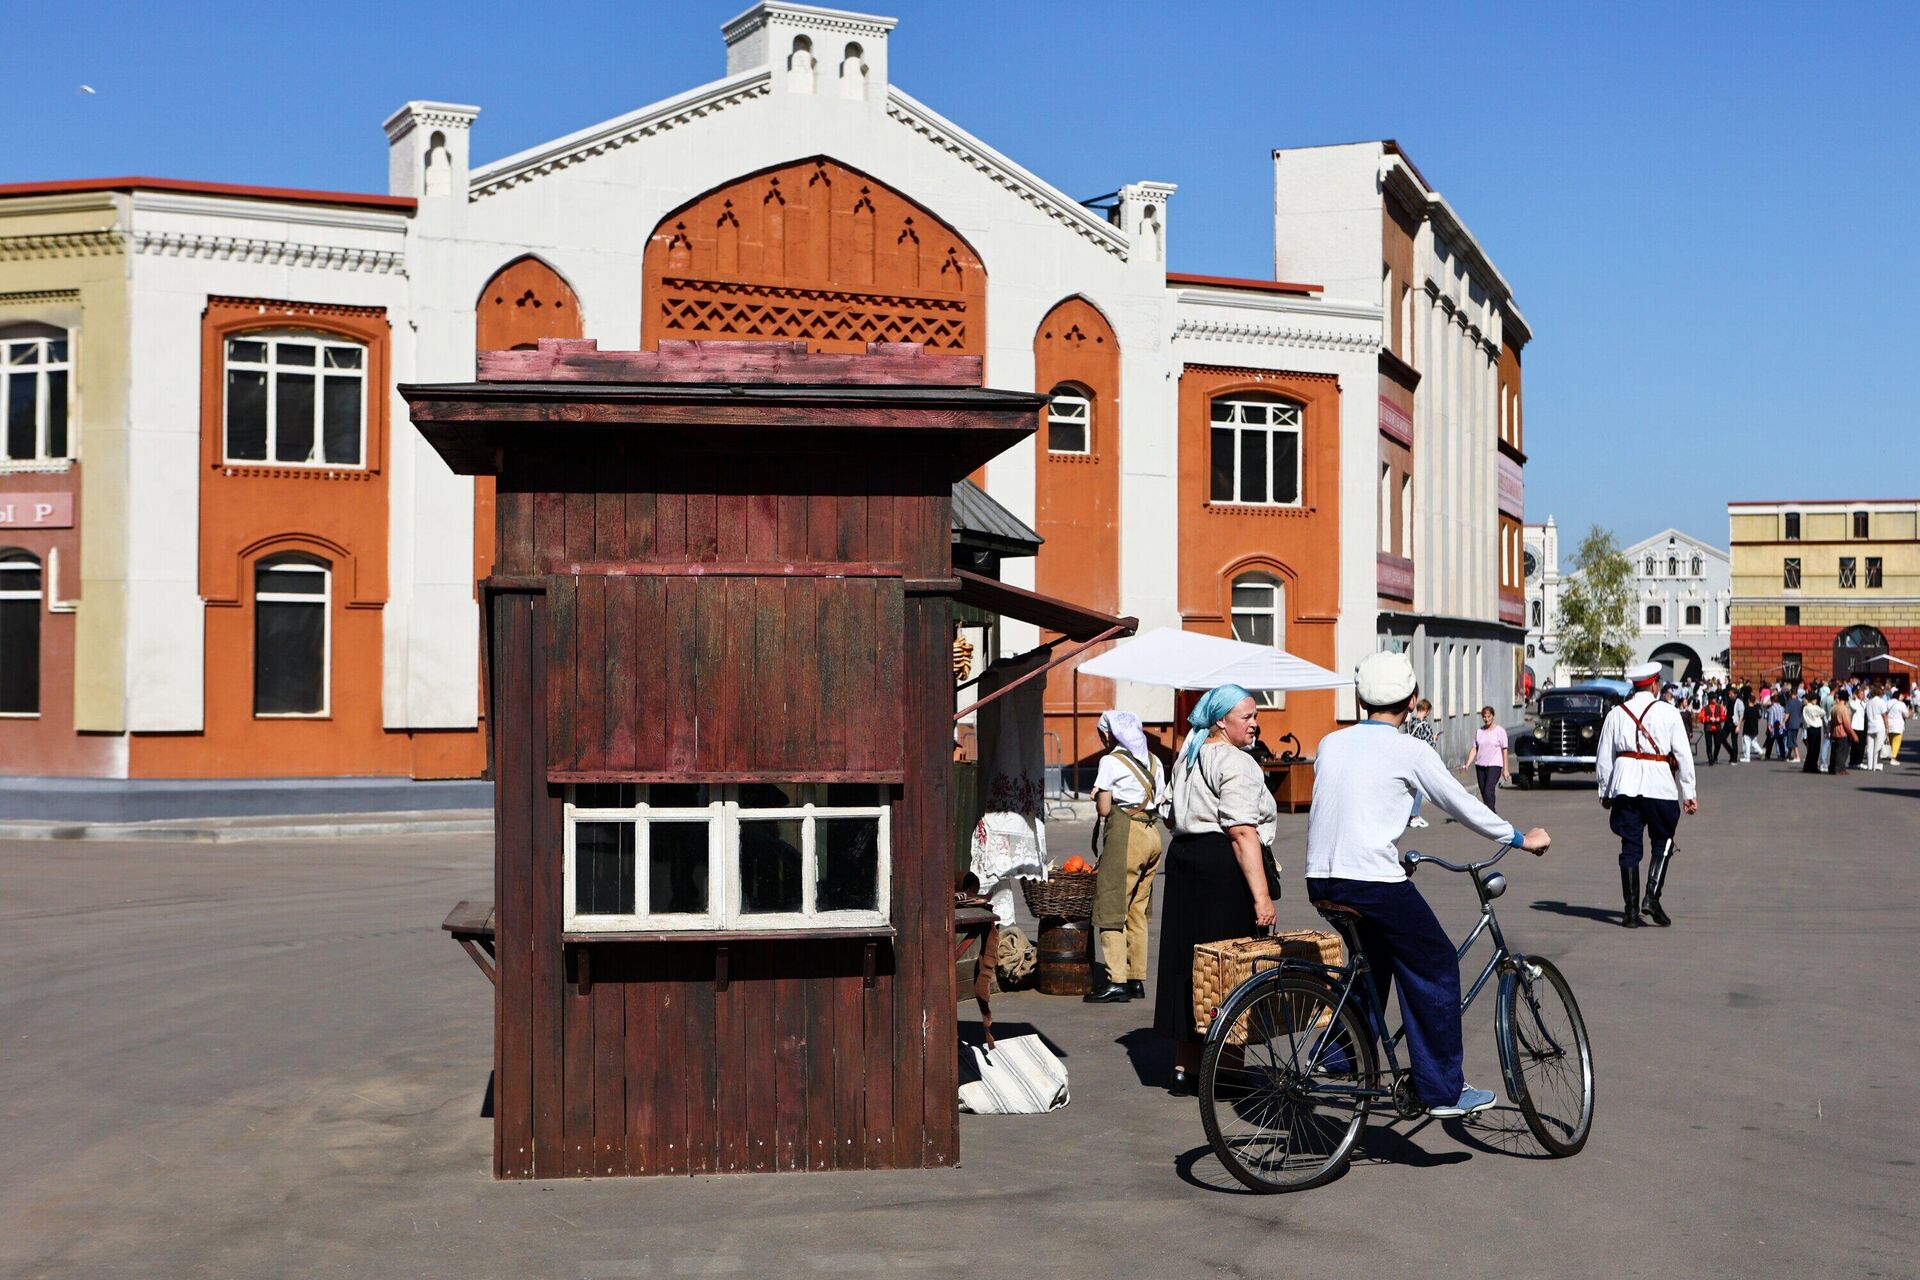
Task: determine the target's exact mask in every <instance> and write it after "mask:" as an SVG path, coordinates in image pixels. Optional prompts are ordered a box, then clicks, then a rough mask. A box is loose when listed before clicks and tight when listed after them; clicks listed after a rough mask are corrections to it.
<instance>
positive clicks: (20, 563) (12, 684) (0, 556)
mask: <svg viewBox="0 0 1920 1280" xmlns="http://www.w3.org/2000/svg"><path fill="white" fill-rule="evenodd" d="M40 596H41V577H40V561H39V558H38V557H36V556H34V555H33V554H32V553H31V552H27V551H20V550H13V549H10V550H6V551H0V716H37V715H39V714H40Z"/></svg>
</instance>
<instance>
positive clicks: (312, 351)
mask: <svg viewBox="0 0 1920 1280" xmlns="http://www.w3.org/2000/svg"><path fill="white" fill-rule="evenodd" d="M226 375H227V377H226V387H227V402H226V419H225V420H226V431H225V436H226V460H227V461H228V462H229V463H237V464H240V465H246V464H249V463H261V464H265V465H268V466H276V467H360V466H363V465H365V459H366V438H367V349H366V347H364V346H362V345H361V344H360V343H358V342H354V341H352V340H351V339H348V338H337V337H333V336H331V335H328V334H317V333H244V334H236V335H235V336H233V337H230V338H228V339H227V366H226Z"/></svg>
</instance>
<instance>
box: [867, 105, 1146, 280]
mask: <svg viewBox="0 0 1920 1280" xmlns="http://www.w3.org/2000/svg"><path fill="white" fill-rule="evenodd" d="M887 115H888V116H889V117H890V118H892V119H894V120H897V121H899V122H900V123H901V124H903V125H906V126H907V127H908V128H909V129H912V130H913V131H914V132H915V133H917V134H919V135H920V136H921V137H923V138H925V139H926V140H927V141H928V142H931V143H933V144H934V145H935V146H937V147H939V148H940V149H941V150H942V151H945V152H947V153H948V154H950V155H952V156H954V157H955V158H956V159H958V160H960V161H961V162H962V163H964V164H966V165H968V166H970V167H971V168H973V169H974V170H975V171H977V172H979V173H982V174H984V175H986V177H987V178H989V179H991V180H992V181H993V182H994V184H995V185H997V186H1000V187H1003V188H1005V189H1006V190H1008V191H1010V192H1012V193H1013V194H1014V195H1016V196H1019V197H1020V198H1021V199H1022V200H1025V201H1026V202H1027V203H1028V204H1030V205H1032V206H1033V207H1034V208H1036V209H1038V210H1039V211H1040V212H1042V213H1044V214H1046V215H1047V216H1048V217H1049V218H1052V219H1053V220H1054V221H1055V222H1058V223H1059V224H1060V225H1062V226H1064V227H1066V228H1068V229H1069V230H1071V231H1073V232H1075V233H1076V234H1078V235H1079V236H1081V237H1082V238H1084V239H1086V240H1087V241H1089V242H1091V243H1093V244H1095V245H1098V246H1099V247H1100V248H1102V249H1105V250H1106V251H1107V252H1108V253H1111V254H1112V255H1113V256H1114V257H1116V258H1118V259H1120V260H1121V261H1122V262H1125V261H1126V260H1127V255H1128V249H1129V242H1128V240H1127V236H1126V233H1125V232H1123V231H1121V230H1120V229H1119V228H1118V227H1116V226H1114V225H1113V224H1112V223H1110V222H1108V221H1106V220H1105V219H1103V218H1101V217H1100V216H1099V215H1098V214H1096V213H1094V212H1093V211H1092V210H1091V209H1089V208H1087V207H1086V206H1085V205H1083V204H1080V203H1078V202H1077V201H1075V200H1073V199H1072V198H1070V197H1069V196H1068V195H1067V194H1066V193H1065V192H1063V191H1061V190H1060V189H1059V188H1058V187H1055V186H1053V185H1052V184H1051V183H1048V182H1047V181H1045V180H1044V179H1042V178H1040V177H1039V176H1038V175H1036V174H1034V173H1033V172H1032V171H1030V170H1028V169H1025V168H1023V167H1021V166H1020V165H1018V164H1016V163H1014V162H1013V161H1012V160H1010V159H1008V158H1007V157H1006V156H1004V155H1002V154H1001V153H1000V152H998V151H996V150H994V149H993V148H992V147H990V146H988V145H987V144H986V143H984V142H982V141H980V139H978V138H976V137H974V136H973V135H972V134H970V133H968V132H967V131H966V130H965V129H962V128H961V127H960V126H959V125H957V124H955V123H953V121H951V120H949V119H947V118H946V117H945V116H943V115H941V114H940V113H939V112H937V111H935V110H934V109H933V108H932V107H929V106H927V105H926V104H925V103H923V102H920V101H919V100H917V99H915V98H913V97H911V96H909V95H908V94H906V93H904V92H902V91H901V90H899V89H896V88H894V87H892V86H888V88H887Z"/></svg>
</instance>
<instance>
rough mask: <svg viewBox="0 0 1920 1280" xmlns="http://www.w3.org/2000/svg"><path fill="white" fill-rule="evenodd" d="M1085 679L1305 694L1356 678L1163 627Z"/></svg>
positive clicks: (1086, 670)
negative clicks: (1237, 686) (1232, 686)
mask: <svg viewBox="0 0 1920 1280" xmlns="http://www.w3.org/2000/svg"><path fill="white" fill-rule="evenodd" d="M1079 670H1080V672H1081V674H1082V675H1089V676H1105V677H1107V678H1108V679H1110V680H1131V681H1133V682H1135V683H1136V684H1151V685H1158V686H1160V687H1161V688H1163V689H1211V688H1213V687H1214V686H1215V685H1222V684H1237V685H1240V686H1241V687H1242V688H1246V689H1254V690H1260V691H1271V692H1273V693H1293V692H1298V691H1301V690H1305V689H1345V688H1349V687H1351V686H1352V684H1353V677H1352V676H1343V675H1340V674H1339V673H1337V672H1333V671H1329V670H1327V669H1326V668H1325V667H1322V666H1318V665H1316V664H1315V663H1311V662H1308V661H1307V660H1306V659H1305V658H1296V657H1294V656H1293V655H1292V654H1290V653H1288V652H1287V651H1286V650H1284V649H1276V648H1274V647H1272V646H1271V645H1264V644H1248V643H1246V642H1245V641H1241V640H1227V639H1223V638H1222V637H1220V636H1209V635H1202V634H1201V633H1200V632H1198V631H1182V630H1180V629H1179V628H1178V627H1161V628H1159V629H1157V630H1154V631H1149V632H1147V633H1146V634H1145V635H1143V636H1139V637H1137V638H1136V639H1133V640H1129V641H1127V642H1125V643H1124V644H1119V645H1115V646H1114V647H1113V648H1112V649H1110V650H1108V651H1107V652H1106V653H1103V654H1101V655H1100V656H1099V657H1097V658H1093V659H1090V660H1088V661H1086V662H1083V663H1081V664H1080V668H1079Z"/></svg>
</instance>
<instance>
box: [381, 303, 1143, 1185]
mask: <svg viewBox="0 0 1920 1280" xmlns="http://www.w3.org/2000/svg"><path fill="white" fill-rule="evenodd" d="M480 360H481V366H480V374H479V380H478V381H477V382H473V383H464V384H454V385H439V386H407V387H402V388H401V391H402V393H403V394H404V395H405V396H406V397H407V400H408V401H409V403H410V404H411V405H412V409H413V420H414V422H415V423H416V424H417V426H418V427H419V429H420V431H421V432H422V433H423V434H424V435H425V437H426V438H427V440H429V441H430V442H431V443H432V444H433V446H434V447H435V448H436V449H437V450H438V451H439V453H440V455H441V456H442V457H443V458H445V459H446V461H447V463H448V464H449V465H450V466H451V467H452V468H453V469H454V470H455V471H457V472H460V473H463V474H470V475H493V476H496V477H498V494H499V497H498V544H499V553H498V562H497V568H496V570H495V573H494V576H493V577H492V578H490V579H489V580H488V581H487V582H486V583H485V584H484V607H485V612H486V625H487V650H486V652H487V663H488V680H489V689H490V698H489V702H488V715H489V729H490V734H489V739H490V743H491V750H492V757H491V767H492V774H493V778H494V780H495V785H496V801H495V806H496V807H495V815H496V823H497V825H496V831H495V851H496V852H495V872H494V880H495V903H494V905H493V907H492V909H491V910H489V909H488V908H487V906H486V904H479V905H478V906H476V907H468V906H467V905H466V904H463V906H462V908H461V909H459V910H456V913H455V916H456V917H459V918H458V919H456V918H455V917H449V920H448V924H447V928H448V929H449V930H450V931H452V932H453V933H454V935H455V937H456V938H459V939H460V940H461V941H462V943H463V945H466V946H467V947H468V948H469V950H470V951H472V952H473V954H474V955H475V956H476V959H480V958H482V955H483V948H485V947H487V946H488V944H489V942H490V943H491V958H492V961H493V965H494V967H495V969H496V970H497V976H496V975H495V974H490V975H489V976H493V977H495V986H494V990H495V1014H496V1017H495V1057H494V1079H495V1120H494V1171H495V1174H496V1175H497V1176H499V1177H503V1178H527V1177H538V1178H546V1177H561V1176H604V1175H612V1174H656V1173H705V1172H721V1171H727V1170H785V1169H835V1168H839V1169H845V1168H896V1167H917V1166H940V1165H950V1164H952V1163H953V1162H954V1161H955V1159H956V1158H957V1155H958V1138H957V1120H956V1110H955V1090H956V1069H957V1068H956V1062H957V1051H956V1026H955V1017H954V1005H955V1002H956V993H955V990H954V987H955V980H954V954H953V951H952V950H951V947H952V946H953V940H954V897H953V863H952V849H951V841H952V838H953V837H952V825H953V818H952V813H951V808H950V806H951V798H950V795H949V788H950V763H951V757H952V720H953V692H952V689H953V681H952V675H951V669H950V655H949V644H950V640H951V626H950V618H951V613H952V605H953V600H954V598H955V597H956V596H959V595H961V594H962V590H963V589H962V582H961V579H960V576H959V575H957V574H956V572H955V570H954V568H953V565H952V560H951V554H950V536H951V535H950V527H949V506H950V500H951V499H950V495H951V490H952V485H953V483H954V482H955V481H956V480H957V479H959V478H960V477H963V476H965V475H966V474H967V473H969V472H970V471H972V470H974V469H975V468H977V467H979V466H981V465H983V464H984V463H985V462H986V461H987V460H988V459H989V458H991V457H993V456H994V455H996V454H998V453H1000V452H1002V451H1003V450H1005V449H1007V448H1008V447H1010V446H1012V445H1014V444H1017V443H1019V442H1020V441H1022V440H1024V439H1025V438H1026V437H1027V436H1028V435H1029V434H1030V433H1031V432H1032V431H1033V430H1034V429H1035V426H1036V424H1037V411H1038V409H1039V408H1040V406H1041V404H1042V399H1041V398H1040V397H1038V396H1034V395H1029V394H1025V393H1016V392H1005V391H992V390H985V389H982V388H981V387H980V386H979V382H980V361H979V359H978V357H963V356H935V355H930V354H926V353H924V352H923V351H921V350H920V349H919V348H918V347H910V346H898V347H893V346H876V347H875V348H873V349H872V350H871V351H870V352H869V353H868V354H865V355H822V354H816V355H808V354H806V353H805V352H804V351H803V350H801V349H800V348H799V347H798V346H797V345H788V344H772V343H765V344H750V345H747V344H741V345H735V344H698V343H686V344H670V343H663V344H662V349H661V350H660V351H659V352H657V353H654V352H602V351H599V350H597V349H596V348H595V345H594V344H593V343H591V342H553V341H547V342H542V343H541V344H540V348H539V350H537V351H507V352H492V353H485V354H483V355H482V356H481V357H480ZM994 586H997V584H989V585H988V586H987V587H985V588H982V590H986V591H988V592H991V591H992V590H993V588H994ZM1007 594H1008V593H1007V591H1006V590H1005V589H1002V590H1001V591H1000V592H999V596H1001V597H1006V596H1007ZM1020 594H1025V593H1020ZM996 598H997V597H996ZM1009 598H1010V597H1009ZM1065 607H1067V608H1070V606H1065ZM1070 621H1072V623H1073V625H1074V626H1075V628H1076V629H1077V631H1078V633H1079V634H1081V635H1087V634H1093V633H1094V632H1095V631H1096V630H1099V629H1100V628H1101V627H1102V625H1103V624H1108V623H1115V622H1116V621H1117V620H1114V619H1102V618H1101V617H1100V616H1099V615H1090V614H1086V613H1085V612H1084V611H1079V612H1078V613H1076V615H1075V617H1074V618H1073V619H1071V620H1070ZM1105 634H1113V631H1112V629H1111V628H1110V627H1108V628H1106V629H1105ZM482 967H483V969H485V968H486V965H485V964H484V963H483V965H482Z"/></svg>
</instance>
